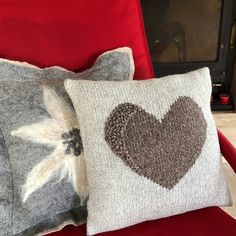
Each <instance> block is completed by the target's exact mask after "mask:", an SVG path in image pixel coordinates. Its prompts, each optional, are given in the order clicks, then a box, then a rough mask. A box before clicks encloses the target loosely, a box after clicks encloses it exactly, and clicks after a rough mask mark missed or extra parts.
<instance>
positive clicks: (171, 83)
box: [65, 68, 231, 235]
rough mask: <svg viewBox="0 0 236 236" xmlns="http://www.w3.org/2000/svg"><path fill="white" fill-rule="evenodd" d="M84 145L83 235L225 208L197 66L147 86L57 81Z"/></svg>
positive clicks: (206, 81) (204, 74)
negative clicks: (70, 105)
mask: <svg viewBox="0 0 236 236" xmlns="http://www.w3.org/2000/svg"><path fill="white" fill-rule="evenodd" d="M65 87H66V90H67V92H68V93H69V95H70V97H71V99H72V101H73V104H74V107H75V110H76V113H77V116H78V119H79V121H80V123H81V135H82V139H83V144H84V153H85V160H86V165H87V175H88V182H89V191H90V196H89V201H88V222H87V230H88V235H94V234H96V233H100V232H104V231H110V230H116V229H120V228H123V227H127V226H130V225H134V224H137V223H139V222H142V221H147V220H153V219H158V218H162V217H168V216H171V215H175V214H180V213H183V212H187V211H192V210H195V209H199V208H204V207H208V206H226V205H229V204H230V203H231V199H230V196H229V193H228V188H227V184H226V182H225V178H224V174H223V171H222V168H221V158H220V157H221V154H220V149H219V143H218V138H217V131H216V127H215V124H214V121H213V118H212V114H211V110H210V96H211V79H210V74H209V70H208V69H207V68H203V69H200V70H197V71H193V72H190V73H187V74H182V75H173V76H168V77H164V78H160V79H152V80H147V81H121V82H109V81H106V82H105V81H104V82H102V81H101V82H92V81H71V80H67V81H66V82H65Z"/></svg>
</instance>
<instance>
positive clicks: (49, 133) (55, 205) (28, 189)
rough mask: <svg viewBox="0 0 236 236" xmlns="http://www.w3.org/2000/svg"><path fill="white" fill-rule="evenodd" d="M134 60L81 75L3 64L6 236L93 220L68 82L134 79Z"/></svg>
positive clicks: (120, 54) (121, 54) (0, 213)
mask: <svg viewBox="0 0 236 236" xmlns="http://www.w3.org/2000/svg"><path fill="white" fill-rule="evenodd" d="M133 74H134V64H133V59H132V53H131V50H130V49H129V48H119V49H117V50H113V51H109V52H106V53H104V54H102V55H101V56H100V57H99V58H98V59H97V61H96V62H95V64H94V66H93V67H92V68H90V69H88V70H86V71H84V72H81V73H73V72H70V71H67V70H65V69H63V68H60V67H50V68H45V69H40V68H37V67H35V66H32V65H29V64H27V63H21V62H13V61H9V60H4V59H1V60H0V235H1V236H12V235H19V236H23V235H29V236H32V235H36V234H40V233H49V232H52V231H55V230H59V229H61V228H62V227H64V226H65V225H67V224H74V225H79V224H82V223H84V222H85V221H86V217H87V207H86V201H87V198H88V186H87V177H86V166H85V161H84V156H83V146H82V140H81V137H80V130H79V124H78V121H77V118H76V114H75V111H74V108H73V106H72V104H71V101H70V99H69V96H68V95H67V93H66V92H65V89H64V86H63V82H64V79H68V78H70V79H73V80H75V79H84V80H128V79H132V78H133Z"/></svg>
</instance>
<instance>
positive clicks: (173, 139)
mask: <svg viewBox="0 0 236 236" xmlns="http://www.w3.org/2000/svg"><path fill="white" fill-rule="evenodd" d="M206 132H207V123H206V120H205V118H204V116H203V113H202V111H201V108H200V107H199V106H198V105H197V104H196V102H194V101H193V100H192V99H191V98H190V97H180V98H179V99H178V100H177V101H176V102H174V103H173V104H172V105H171V107H170V109H169V111H168V112H167V113H166V114H165V117H164V119H162V120H161V122H160V121H159V120H157V119H156V118H155V117H154V116H153V115H151V114H149V113H147V112H146V111H145V110H144V109H142V108H141V107H139V106H137V105H134V104H131V103H123V104H120V105H118V106H117V107H116V108H115V109H114V110H113V111H112V112H111V114H110V116H109V117H108V119H107V121H106V124H105V140H106V141H107V143H108V144H109V146H110V147H111V149H112V151H113V152H114V153H115V154H116V155H118V156H119V157H120V158H121V159H122V160H123V161H124V163H125V164H126V165H128V166H129V167H130V168H131V169H132V170H133V171H135V172H136V173H137V174H139V175H141V176H144V177H146V178H148V179H150V180H152V181H153V182H155V183H157V184H160V185H161V186H162V187H165V188H167V189H172V188H173V187H174V186H175V185H176V184H177V183H178V182H179V180H180V179H181V178H182V177H183V176H184V175H185V174H186V173H187V172H188V171H189V169H190V168H191V167H192V166H193V165H194V163H195V161H196V159H197V158H198V157H199V155H200V153H201V150H202V147H203V145H204V143H205V140H206Z"/></svg>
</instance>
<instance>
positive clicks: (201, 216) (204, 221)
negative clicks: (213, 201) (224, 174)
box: [50, 207, 236, 236]
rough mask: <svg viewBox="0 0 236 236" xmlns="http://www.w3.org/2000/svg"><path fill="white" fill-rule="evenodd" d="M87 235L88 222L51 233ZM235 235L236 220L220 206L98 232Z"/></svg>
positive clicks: (105, 235)
mask: <svg viewBox="0 0 236 236" xmlns="http://www.w3.org/2000/svg"><path fill="white" fill-rule="evenodd" d="M75 235H78V236H85V235H86V226H85V225H83V226H80V227H77V228H76V227H74V226H68V227H66V228H64V229H63V230H62V231H61V232H57V233H53V234H50V236H75ZM190 235H191V236H199V235H201V236H213V235H214V236H223V235H227V236H235V235H236V221H235V220H234V219H233V218H232V217H230V216H229V215H227V214H226V213H225V212H223V211H222V210H221V209H220V208H218V207H210V208H205V209H201V210H198V211H192V212H188V213H185V214H181V215H177V216H172V217H168V218H164V219H160V220H154V221H148V222H144V223H141V224H138V225H135V226H131V227H128V228H125V229H121V230H116V231H112V232H107V233H102V234H97V236H190Z"/></svg>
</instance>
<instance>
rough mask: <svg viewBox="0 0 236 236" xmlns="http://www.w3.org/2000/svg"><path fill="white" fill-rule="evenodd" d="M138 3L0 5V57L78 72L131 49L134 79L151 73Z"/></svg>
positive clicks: (45, 0) (19, 0)
mask: <svg viewBox="0 0 236 236" xmlns="http://www.w3.org/2000/svg"><path fill="white" fill-rule="evenodd" d="M138 3H139V1H138V0H115V1H112V0H99V1H95V0H86V1H85V0H69V1H65V0H40V1H35V0H3V1H0V35H1V37H0V57H2V58H8V59H13V60H19V61H27V62H29V63H32V64H35V65H37V66H39V67H46V66H52V65H60V66H63V67H65V68H67V69H70V70H74V71H80V70H83V69H85V68H88V67H89V66H90V65H91V64H92V63H93V62H94V60H95V59H96V58H97V56H98V55H100V54H101V53H103V52H104V51H107V50H110V49H114V48H117V47H122V46H129V47H130V48H132V49H133V52H134V60H135V68H136V72H135V79H144V78H150V77H152V75H153V70H152V66H151V60H150V56H149V53H148V49H147V42H146V37H145V32H144V27H143V20H142V17H141V10H140V5H139V4H138Z"/></svg>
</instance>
